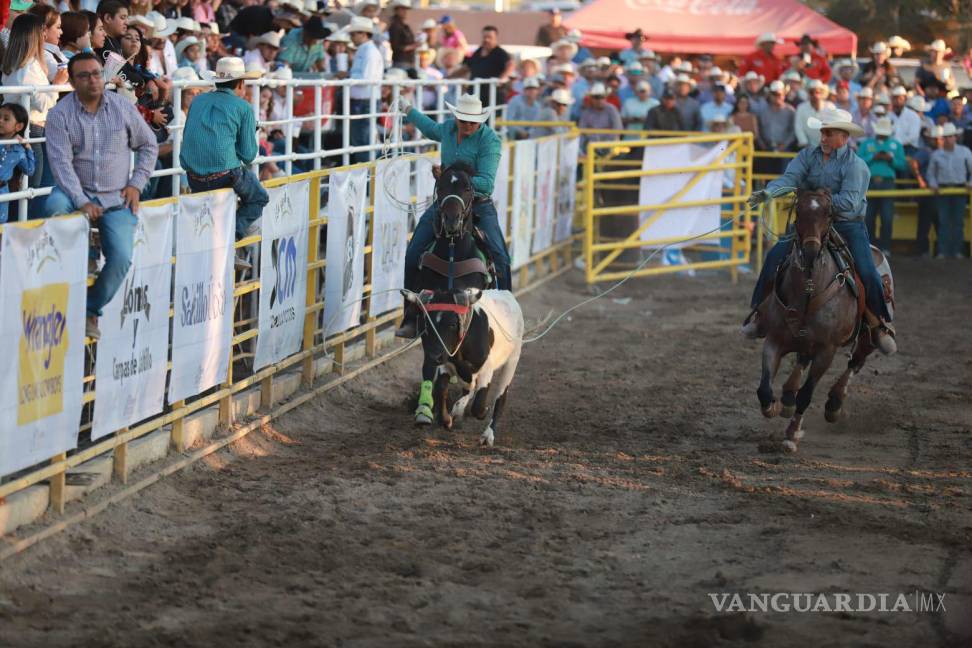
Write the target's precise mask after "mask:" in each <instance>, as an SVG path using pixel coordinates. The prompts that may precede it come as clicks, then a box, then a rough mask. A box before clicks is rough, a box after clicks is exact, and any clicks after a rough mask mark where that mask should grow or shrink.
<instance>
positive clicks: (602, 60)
mask: <svg viewBox="0 0 972 648" xmlns="http://www.w3.org/2000/svg"><path fill="white" fill-rule="evenodd" d="M597 65H598V66H599V67H611V59H609V58H608V57H606V56H599V57H597Z"/></svg>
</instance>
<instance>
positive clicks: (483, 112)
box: [446, 94, 489, 124]
mask: <svg viewBox="0 0 972 648" xmlns="http://www.w3.org/2000/svg"><path fill="white" fill-rule="evenodd" d="M446 108H448V109H449V110H451V111H452V115H453V116H454V117H455V118H456V120H457V121H464V122H475V123H477V124H482V123H483V122H484V121H486V120H487V119H489V110H488V109H483V102H482V101H480V100H479V97H477V96H476V95H471V94H468V95H462V96H461V97H459V101H457V102H456V105H455V106H453V105H452V104H451V103H449V102H448V101H447V102H446Z"/></svg>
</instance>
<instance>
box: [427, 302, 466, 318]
mask: <svg viewBox="0 0 972 648" xmlns="http://www.w3.org/2000/svg"><path fill="white" fill-rule="evenodd" d="M425 310H427V311H428V312H430V313H434V312H436V311H443V312H448V313H455V314H456V315H459V316H460V317H462V316H465V315H466V314H467V313H468V312H469V307H468V306H460V305H459V304H426V305H425Z"/></svg>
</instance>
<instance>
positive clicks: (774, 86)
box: [769, 79, 786, 94]
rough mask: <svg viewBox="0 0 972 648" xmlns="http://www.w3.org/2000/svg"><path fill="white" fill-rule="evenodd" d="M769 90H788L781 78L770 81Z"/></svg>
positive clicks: (775, 91)
mask: <svg viewBox="0 0 972 648" xmlns="http://www.w3.org/2000/svg"><path fill="white" fill-rule="evenodd" d="M769 91H770V92H771V93H779V94H783V93H784V92H786V86H784V85H783V82H782V81H780V80H779V79H777V80H775V81H772V82H770V84H769Z"/></svg>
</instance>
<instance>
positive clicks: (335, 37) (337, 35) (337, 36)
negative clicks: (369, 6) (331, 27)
mask: <svg viewBox="0 0 972 648" xmlns="http://www.w3.org/2000/svg"><path fill="white" fill-rule="evenodd" d="M326 40H327V41H328V42H330V43H348V44H350V43H351V36H349V35H348V29H347V27H345V28H344V29H339V30H337V31H336V32H332V33H331V35H330V36H328V37H327V39H326ZM432 51H433V52H434V51H435V50H432Z"/></svg>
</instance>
